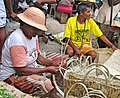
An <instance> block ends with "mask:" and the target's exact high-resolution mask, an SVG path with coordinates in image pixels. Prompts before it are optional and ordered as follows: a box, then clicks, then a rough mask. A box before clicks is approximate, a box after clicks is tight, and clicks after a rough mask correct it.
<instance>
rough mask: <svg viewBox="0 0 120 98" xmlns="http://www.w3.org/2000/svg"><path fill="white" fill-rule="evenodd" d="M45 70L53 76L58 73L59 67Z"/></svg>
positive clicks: (50, 67)
mask: <svg viewBox="0 0 120 98" xmlns="http://www.w3.org/2000/svg"><path fill="white" fill-rule="evenodd" d="M47 70H48V72H50V73H53V74H55V73H58V71H59V67H55V66H49V67H47Z"/></svg>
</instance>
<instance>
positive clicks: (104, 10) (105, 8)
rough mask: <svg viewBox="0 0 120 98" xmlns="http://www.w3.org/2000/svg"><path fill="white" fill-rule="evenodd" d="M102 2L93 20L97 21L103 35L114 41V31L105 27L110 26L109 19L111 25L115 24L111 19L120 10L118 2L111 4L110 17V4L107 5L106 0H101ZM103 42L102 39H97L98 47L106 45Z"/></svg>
mask: <svg viewBox="0 0 120 98" xmlns="http://www.w3.org/2000/svg"><path fill="white" fill-rule="evenodd" d="M102 2H103V4H102V6H101V7H100V9H99V11H98V14H97V16H96V19H95V20H96V21H97V22H98V23H100V28H101V30H102V32H103V33H104V35H105V36H106V37H107V38H108V39H109V40H111V42H112V43H114V40H113V36H114V32H111V31H109V29H106V28H107V27H110V20H112V22H111V26H115V25H116V22H113V20H114V19H115V16H116V15H117V13H118V12H119V10H120V4H117V5H115V6H113V12H112V18H111V6H109V4H108V0H103V1H102ZM103 43H104V42H103V41H102V40H100V39H98V44H99V47H100V48H104V47H106V46H107V45H106V44H103ZM118 48H119V47H118Z"/></svg>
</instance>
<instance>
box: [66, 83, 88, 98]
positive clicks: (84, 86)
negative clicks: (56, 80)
mask: <svg viewBox="0 0 120 98" xmlns="http://www.w3.org/2000/svg"><path fill="white" fill-rule="evenodd" d="M76 85H81V86H82V87H83V88H84V89H85V91H86V98H89V95H88V89H87V87H86V86H85V85H84V84H83V83H75V84H73V85H72V86H71V87H70V88H69V90H68V91H67V93H66V96H65V98H69V97H68V94H69V93H70V91H71V90H72V88H73V87H75V86H76Z"/></svg>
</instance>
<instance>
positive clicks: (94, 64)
mask: <svg viewBox="0 0 120 98" xmlns="http://www.w3.org/2000/svg"><path fill="white" fill-rule="evenodd" d="M94 66H95V68H100V69H101V68H104V72H105V73H106V74H107V76H108V78H110V72H109V70H108V69H107V67H105V66H104V65H102V64H99V63H92V64H90V65H88V66H87V67H86V69H89V68H91V67H94ZM86 69H85V70H86ZM102 70H103V69H102Z"/></svg>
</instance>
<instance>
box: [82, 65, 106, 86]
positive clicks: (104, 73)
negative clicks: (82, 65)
mask: <svg viewBox="0 0 120 98" xmlns="http://www.w3.org/2000/svg"><path fill="white" fill-rule="evenodd" d="M93 70H99V71H101V72H102V73H103V75H104V76H105V81H106V86H107V85H108V78H107V74H106V72H104V71H103V70H102V69H100V68H98V67H96V68H92V69H91V70H89V71H88V72H87V73H86V74H85V76H84V78H83V83H84V82H85V80H86V79H87V77H88V75H89V74H90V72H92V71H93Z"/></svg>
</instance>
